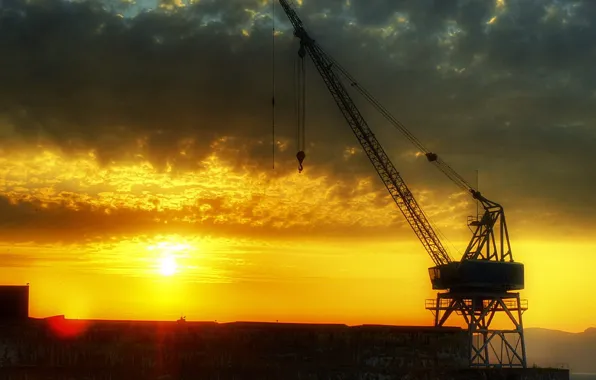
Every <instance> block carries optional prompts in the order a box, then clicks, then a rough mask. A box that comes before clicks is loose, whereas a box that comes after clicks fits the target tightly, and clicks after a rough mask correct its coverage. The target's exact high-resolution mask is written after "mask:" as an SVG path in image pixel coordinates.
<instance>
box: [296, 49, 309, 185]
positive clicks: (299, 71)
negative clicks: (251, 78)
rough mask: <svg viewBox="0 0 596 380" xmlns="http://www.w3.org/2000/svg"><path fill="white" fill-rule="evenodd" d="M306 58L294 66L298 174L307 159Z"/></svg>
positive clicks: (299, 59) (302, 58) (299, 60)
mask: <svg viewBox="0 0 596 380" xmlns="http://www.w3.org/2000/svg"><path fill="white" fill-rule="evenodd" d="M304 63H305V62H304V57H303V56H298V57H297V58H296V63H295V65H294V110H295V113H296V145H297V146H296V148H297V149H296V150H297V152H298V153H296V158H297V159H298V172H299V173H301V172H302V170H303V169H304V168H303V166H302V162H303V161H304V158H306V153H305V152H304V150H305V149H306V68H305V65H304Z"/></svg>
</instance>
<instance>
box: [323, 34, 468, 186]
mask: <svg viewBox="0 0 596 380" xmlns="http://www.w3.org/2000/svg"><path fill="white" fill-rule="evenodd" d="M319 49H320V46H319ZM325 55H327V57H328V58H329V60H330V61H331V62H332V63H333V68H336V69H337V70H338V71H339V73H340V74H342V75H343V76H344V77H345V78H346V79H347V80H348V81H349V82H350V84H351V86H352V87H354V88H355V89H356V90H357V91H358V92H359V93H360V94H361V95H362V96H364V98H365V99H366V100H368V102H369V103H371V104H372V105H373V107H375V108H376V109H377V111H379V112H380V113H381V115H383V116H384V117H385V119H387V121H389V122H390V123H391V124H392V125H393V126H394V127H395V128H397V129H398V130H399V131H400V132H401V133H402V134H403V135H404V136H405V137H406V138H407V139H408V140H410V142H412V143H413V144H414V145H415V146H416V147H417V148H418V149H419V150H420V151H421V152H422V153H423V154H424V155H425V156H426V157H427V158H428V160H429V161H430V162H432V163H433V164H434V165H435V166H436V167H437V168H438V169H439V170H440V171H441V172H443V173H444V174H445V175H446V176H447V178H449V179H450V180H451V181H452V182H453V183H455V184H456V185H457V186H458V187H460V188H461V189H462V190H464V191H471V190H474V187H473V186H472V185H470V183H468V181H466V179H465V178H463V177H462V176H461V175H460V174H459V173H457V172H456V171H455V170H454V169H453V168H452V167H451V166H449V165H448V164H447V163H446V162H445V161H443V160H442V159H441V158H440V157H438V156H437V155H436V154H434V153H432V152H431V151H430V150H428V149H426V147H425V146H424V145H423V144H422V142H421V141H420V140H418V138H416V136H414V135H413V134H412V133H411V132H410V131H409V130H408V129H407V128H406V127H405V125H403V124H402V123H401V122H400V121H399V120H397V119H396V118H395V117H394V116H393V115H392V114H391V113H390V112H389V111H388V110H387V108H385V106H383V105H382V104H381V103H380V102H379V101H378V100H377V99H376V98H375V97H374V96H372V95H371V94H370V93H369V92H368V91H367V90H366V89H365V88H363V87H361V86H360V85H359V84H358V82H357V81H356V79H355V78H354V77H353V76H352V75H351V74H350V73H349V72H348V71H347V70H346V69H345V68H343V67H342V66H341V65H340V64H339V63H338V62H337V61H336V60H335V59H334V58H333V57H331V56H329V55H328V54H327V53H326V54H325Z"/></svg>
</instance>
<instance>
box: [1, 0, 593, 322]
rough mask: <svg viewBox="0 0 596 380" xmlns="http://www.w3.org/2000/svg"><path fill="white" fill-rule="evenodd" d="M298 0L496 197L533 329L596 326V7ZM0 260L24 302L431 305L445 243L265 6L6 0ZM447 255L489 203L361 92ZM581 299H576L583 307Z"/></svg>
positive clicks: (36, 305) (100, 311) (375, 310)
mask: <svg viewBox="0 0 596 380" xmlns="http://www.w3.org/2000/svg"><path fill="white" fill-rule="evenodd" d="M370 1H371V0H348V1H333V0H318V1H314V0H303V1H298V2H296V3H299V7H298V11H299V13H300V15H301V17H302V18H303V20H304V22H305V25H306V27H307V29H308V30H309V31H310V33H311V34H312V35H313V36H314V38H315V39H316V40H317V41H318V42H319V43H320V45H322V46H323V48H325V49H326V50H327V51H328V52H329V53H330V54H331V55H332V56H334V58H336V59H337V60H338V61H339V62H341V63H342V64H343V66H344V67H346V68H347V69H348V70H349V71H350V72H351V73H352V74H353V75H354V76H356V77H357V78H358V79H359V80H360V83H362V84H363V85H364V86H365V87H366V88H367V89H368V90H369V91H370V92H372V93H373V94H375V96H376V97H377V98H378V99H379V100H381V102H382V103H383V104H384V105H385V106H386V107H387V108H388V109H390V110H391V111H392V113H394V114H395V115H396V116H397V118H398V119H399V120H400V121H402V122H403V123H404V124H405V125H407V126H408V128H409V129H410V130H411V131H412V132H413V133H414V134H415V135H416V136H417V137H419V138H420V139H421V140H422V141H424V142H425V143H426V145H428V146H429V148H431V150H433V151H436V152H437V153H439V154H440V155H441V156H442V157H443V159H444V160H446V161H447V162H449V163H450V165H451V166H452V167H454V168H456V169H457V170H458V172H459V173H460V174H462V175H463V176H464V177H466V178H467V179H468V180H469V181H470V182H472V183H475V181H476V170H478V171H479V184H480V189H481V190H482V192H483V194H484V195H486V196H487V197H489V198H490V199H492V200H495V201H497V202H500V203H501V204H503V206H504V207H505V211H506V214H507V218H508V219H507V220H508V223H509V227H510V234H511V239H512V247H513V254H514V258H515V259H516V260H517V261H521V262H523V263H524V264H525V265H526V290H525V291H524V292H523V294H522V295H523V297H524V298H527V299H528V300H529V307H530V309H529V310H528V311H527V312H526V314H525V315H524V318H525V320H524V324H525V327H544V328H556V329H563V330H568V331H583V330H584V329H586V328H587V327H590V326H595V323H596V322H595V321H596V319H594V315H595V311H596V309H595V307H594V305H593V304H592V302H590V300H592V299H593V294H594V292H596V276H594V274H593V268H594V266H595V265H596V238H594V233H593V230H594V227H595V226H596V217H595V215H596V213H595V212H594V211H596V202H595V201H594V197H593V194H594V188H595V185H596V182H595V181H596V165H594V164H593V163H594V162H595V161H594V158H593V156H592V153H593V151H594V147H595V146H596V145H595V143H596V133H595V130H594V127H593V125H594V121H595V120H596V76H594V70H593V62H594V53H593V51H592V50H590V48H591V41H593V40H594V38H595V37H596V26H595V25H594V24H593V20H595V19H596V3H595V2H593V1H591V0H585V1H568V2H560V1H549V0H546V1H543V2H539V1H527V0H517V1H513V0H510V1H509V0H507V1H506V0H498V1H496V2H494V3H493V2H488V1H477V2H464V1H461V2H457V1H444V2H434V3H435V5H432V4H433V2H413V1H395V0H379V1H375V2H374V4H375V6H374V7H371V6H370ZM1 12H2V13H1V16H0V48H1V49H2V58H1V59H0V84H1V85H0V137H1V138H0V173H1V176H0V227H1V228H0V259H1V260H2V261H1V265H0V276H1V277H0V278H2V281H1V282H2V283H6V284H23V283H30V284H31V307H30V311H31V314H32V315H33V316H36V317H45V316H50V315H56V314H65V315H66V316H67V317H68V318H94V319H95V318H106V319H167V320H173V319H177V318H179V317H180V316H181V315H185V316H186V317H187V319H188V320H217V321H234V320H260V321H275V320H279V321H288V322H289V321H292V322H333V323H347V324H361V323H384V324H414V325H430V324H432V321H433V319H432V315H431V313H430V312H429V311H427V310H425V309H424V301H425V299H427V298H433V297H434V296H435V295H434V293H433V291H432V289H431V287H430V281H429V279H428V274H427V268H428V267H429V266H431V265H432V261H431V260H430V258H429V257H428V256H427V254H426V252H425V251H424V249H423V247H422V246H421V244H420V243H419V242H418V241H417V239H416V237H415V236H414V234H413V233H412V231H411V230H410V229H409V227H408V226H407V225H406V223H405V220H404V218H403V216H402V215H401V214H400V212H399V210H398V208H397V206H396V205H395V204H394V203H393V200H392V199H391V198H390V196H389V194H388V193H387V191H386V189H385V188H384V187H383V185H382V182H381V181H380V180H379V179H378V177H377V175H376V173H375V172H374V169H373V167H372V165H371V164H370V163H369V162H368V159H367V158H366V156H365V155H364V153H363V152H362V151H361V150H360V149H359V146H358V144H357V140H356V139H355V138H354V136H353V135H352V134H351V132H350V129H349V127H348V126H347V125H346V123H345V121H344V120H343V119H342V117H341V114H340V113H339V111H338V110H337V107H336V106H335V104H334V103H333V101H332V98H331V96H330V95H329V94H328V92H327V90H326V88H325V87H324V85H323V83H322V81H321V79H320V78H319V76H318V74H317V73H316V71H315V70H314V67H313V66H312V65H311V63H310V62H308V63H307V81H308V90H307V92H308V101H307V123H306V133H307V136H306V139H307V152H306V153H307V157H306V160H305V171H304V172H303V173H302V174H298V173H297V170H296V167H297V165H296V160H295V158H294V155H295V153H296V140H295V136H296V128H295V125H296V120H295V118H294V108H293V101H294V87H293V80H294V76H293V74H294V62H295V59H296V53H297V49H298V45H297V41H296V40H295V39H294V38H293V36H292V33H291V30H289V24H288V22H287V19H286V17H285V15H284V14H283V12H282V11H281V9H280V8H279V6H278V7H277V8H276V24H277V27H278V29H279V33H278V34H277V37H276V41H275V54H276V73H275V75H276V114H277V117H276V136H275V168H272V160H273V157H272V153H271V151H272V145H271V139H272V136H271V92H272V86H271V73H272V59H271V40H272V38H271V3H270V2H268V1H257V0H226V1H213V0H200V1H195V2H193V3H180V2H175V1H174V2H172V0H170V1H166V2H162V3H154V2H150V1H143V0H139V1H137V2H134V1H122V2H120V1H116V0H112V1H108V0H106V1H104V2H86V1H75V2H60V1H57V0H31V1H20V0H14V1H6V0H5V1H4V4H3V6H2V8H1ZM355 99H356V100H357V101H360V102H359V105H361V110H362V112H363V114H364V115H365V117H366V118H367V120H368V121H369V124H370V126H371V128H373V130H374V131H375V133H376V134H377V137H378V138H379V140H380V141H381V143H382V144H383V145H384V147H385V149H386V150H387V152H388V154H390V156H391V158H392V160H393V162H394V164H395V165H396V167H397V168H398V170H400V173H401V174H402V175H403V177H404V178H405V180H406V181H407V182H408V184H409V186H410V188H411V189H412V191H413V192H414V195H415V196H416V197H417V199H418V201H419V203H420V204H421V206H422V207H423V209H424V210H425V211H426V212H427V214H428V215H429V216H430V218H431V220H432V221H433V222H434V223H435V224H436V225H437V226H438V227H439V229H440V231H441V233H442V235H444V236H445V239H444V244H445V246H446V247H447V248H449V249H450V252H451V255H452V257H454V258H459V257H460V255H461V254H462V253H463V250H464V249H465V246H466V244H467V239H469V238H470V235H471V234H470V232H469V230H468V228H467V227H466V218H467V216H468V215H472V214H475V212H476V205H475V203H474V202H473V200H472V199H471V198H470V197H469V196H468V195H467V194H463V193H461V192H459V189H458V188H457V187H455V186H454V185H453V184H452V183H451V182H449V181H448V180H447V178H445V177H443V176H442V175H441V173H439V172H438V171H436V170H435V169H434V168H433V167H432V165H430V164H428V162H426V161H425V159H423V158H419V157H417V155H416V153H417V151H416V149H414V147H413V146H411V145H409V143H408V142H407V141H405V140H404V138H403V137H402V136H401V135H400V134H399V133H398V132H397V131H395V130H394V129H392V127H391V126H389V125H388V124H387V122H385V121H384V120H383V119H382V118H381V117H379V115H377V114H375V112H374V111H373V110H372V109H371V107H369V106H367V105H366V104H365V103H364V102H362V101H361V100H362V99H359V98H358V97H355ZM570 305H572V306H570Z"/></svg>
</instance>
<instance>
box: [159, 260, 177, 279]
mask: <svg viewBox="0 0 596 380" xmlns="http://www.w3.org/2000/svg"><path fill="white" fill-rule="evenodd" d="M177 270H178V265H177V264H176V258H175V257H173V256H165V257H162V258H161V260H160V263H159V272H160V273H161V274H162V275H164V276H172V275H174V274H175V273H176V272H177Z"/></svg>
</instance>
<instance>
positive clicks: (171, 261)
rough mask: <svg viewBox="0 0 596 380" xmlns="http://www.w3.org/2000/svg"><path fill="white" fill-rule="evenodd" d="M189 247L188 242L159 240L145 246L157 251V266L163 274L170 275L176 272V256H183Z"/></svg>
mask: <svg viewBox="0 0 596 380" xmlns="http://www.w3.org/2000/svg"><path fill="white" fill-rule="evenodd" d="M190 248H191V246H190V245H188V244H179V243H171V242H160V243H157V244H155V245H150V246H149V247H147V249H148V250H149V251H158V254H159V256H158V257H157V268H158V270H159V273H160V274H161V275H163V276H172V275H174V274H176V273H177V272H178V262H177V258H179V257H183V256H185V255H184V252H185V251H188V250H189V249H190Z"/></svg>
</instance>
